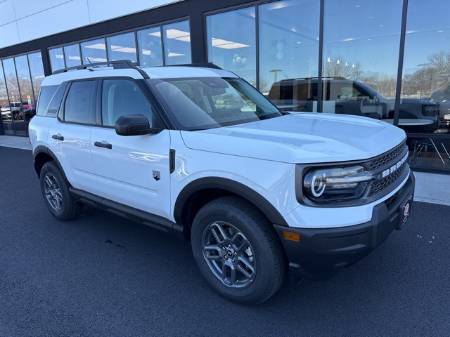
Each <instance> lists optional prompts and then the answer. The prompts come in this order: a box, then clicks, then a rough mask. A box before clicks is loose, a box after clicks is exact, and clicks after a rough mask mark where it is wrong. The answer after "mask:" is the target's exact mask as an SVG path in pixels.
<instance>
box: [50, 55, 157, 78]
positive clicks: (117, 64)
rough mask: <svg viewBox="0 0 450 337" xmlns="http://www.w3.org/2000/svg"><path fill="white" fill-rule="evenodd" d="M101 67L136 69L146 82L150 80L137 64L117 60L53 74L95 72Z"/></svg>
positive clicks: (62, 70) (81, 66) (70, 68)
mask: <svg viewBox="0 0 450 337" xmlns="http://www.w3.org/2000/svg"><path fill="white" fill-rule="evenodd" d="M99 67H113V69H134V70H136V71H138V72H139V74H141V75H142V77H143V78H144V79H145V80H148V79H149V78H150V77H149V76H148V74H147V73H146V72H145V71H144V70H142V69H141V68H139V67H138V66H137V65H136V64H134V63H133V62H132V61H130V60H117V61H109V62H99V63H92V64H82V65H79V66H76V67H69V68H64V69H60V70H57V71H55V72H53V74H60V73H65V72H67V71H69V70H83V69H87V70H90V71H93V70H94V69H93V68H99Z"/></svg>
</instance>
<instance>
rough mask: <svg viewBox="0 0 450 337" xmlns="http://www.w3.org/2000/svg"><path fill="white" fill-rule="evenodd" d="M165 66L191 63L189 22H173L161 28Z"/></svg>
mask: <svg viewBox="0 0 450 337" xmlns="http://www.w3.org/2000/svg"><path fill="white" fill-rule="evenodd" d="M163 34H164V50H165V55H164V59H165V64H166V65H175V64H189V63H191V62H192V61H191V33H190V29H189V21H187V20H186V21H181V22H175V23H171V24H168V25H165V26H163Z"/></svg>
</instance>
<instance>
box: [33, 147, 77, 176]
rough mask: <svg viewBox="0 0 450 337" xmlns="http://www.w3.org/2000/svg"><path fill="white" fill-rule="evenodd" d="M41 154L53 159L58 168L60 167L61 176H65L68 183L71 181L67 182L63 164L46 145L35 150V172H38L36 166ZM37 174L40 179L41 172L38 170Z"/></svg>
mask: <svg viewBox="0 0 450 337" xmlns="http://www.w3.org/2000/svg"><path fill="white" fill-rule="evenodd" d="M41 153H45V154H46V155H48V156H50V157H51V158H52V159H53V161H54V162H55V164H56V166H58V169H59V170H60V171H61V174H62V175H63V177H64V179H66V181H69V180H67V177H66V174H65V172H64V170H63V168H62V165H61V163H60V162H59V160H58V157H56V155H55V154H54V153H53V151H52V150H50V149H49V148H48V147H46V146H44V145H39V146H37V147H36V148H35V149H34V150H33V166H34V168H35V170H36V165H35V162H36V158H37V156H38V155H39V154H41ZM36 174H37V175H38V177H39V172H38V171H37V170H36Z"/></svg>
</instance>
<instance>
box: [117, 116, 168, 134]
mask: <svg viewBox="0 0 450 337" xmlns="http://www.w3.org/2000/svg"><path fill="white" fill-rule="evenodd" d="M115 129H116V133H117V134H118V135H120V136H142V135H149V134H156V133H159V132H160V131H161V130H160V129H156V128H152V127H151V126H150V122H149V121H148V119H147V117H145V116H144V115H128V116H121V117H119V119H118V120H117V121H116V125H115Z"/></svg>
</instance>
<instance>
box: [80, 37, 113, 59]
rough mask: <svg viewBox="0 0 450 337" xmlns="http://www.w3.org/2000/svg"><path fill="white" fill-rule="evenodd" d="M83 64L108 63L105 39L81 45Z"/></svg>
mask: <svg viewBox="0 0 450 337" xmlns="http://www.w3.org/2000/svg"><path fill="white" fill-rule="evenodd" d="M81 55H82V61H83V64H91V63H101V62H106V61H107V58H106V45H105V39H103V38H101V39H95V40H90V41H86V42H82V43H81Z"/></svg>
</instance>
